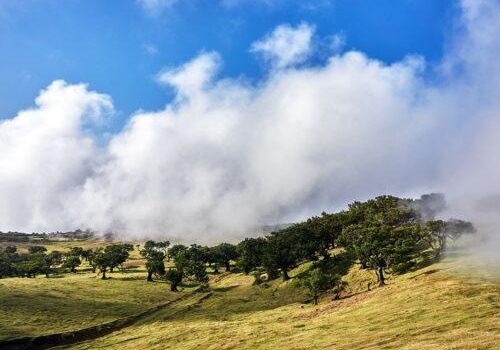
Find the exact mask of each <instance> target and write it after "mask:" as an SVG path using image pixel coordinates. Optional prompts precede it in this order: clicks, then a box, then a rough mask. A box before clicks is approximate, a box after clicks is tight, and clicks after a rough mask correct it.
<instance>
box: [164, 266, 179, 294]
mask: <svg viewBox="0 0 500 350" xmlns="http://www.w3.org/2000/svg"><path fill="white" fill-rule="evenodd" d="M165 279H166V280H167V281H168V282H169V283H170V290H171V291H172V292H177V286H178V285H179V284H180V283H181V282H182V271H180V270H178V269H176V268H170V269H168V271H167V272H166V273H165Z"/></svg>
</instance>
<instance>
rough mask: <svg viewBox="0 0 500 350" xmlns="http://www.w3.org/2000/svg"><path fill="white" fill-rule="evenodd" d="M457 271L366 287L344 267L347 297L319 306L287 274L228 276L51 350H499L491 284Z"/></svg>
mask: <svg viewBox="0 0 500 350" xmlns="http://www.w3.org/2000/svg"><path fill="white" fill-rule="evenodd" d="M303 268H304V267H302V269H303ZM457 268H458V266H457V263H456V262H450V261H446V262H442V263H437V264H433V265H431V266H428V267H426V268H423V269H420V270H418V271H415V272H412V273H408V274H405V275H402V276H398V277H396V278H392V279H390V280H389V281H388V285H387V286H384V287H380V288H375V289H373V290H371V291H367V290H366V288H364V289H362V286H363V285H365V283H364V282H365V281H366V279H367V278H370V276H371V274H370V273H368V272H366V271H360V270H359V269H358V268H357V267H353V268H352V269H351V270H350V271H349V273H348V274H347V275H346V276H345V277H344V279H345V280H346V281H347V282H351V288H353V289H352V290H351V291H350V292H349V294H348V295H345V296H344V297H343V298H341V299H340V300H335V301H332V300H331V296H328V295H327V296H325V297H324V298H323V300H322V302H321V303H320V304H319V305H318V306H313V305H312V304H311V303H308V304H304V303H303V302H304V301H305V300H307V299H308V297H307V295H305V294H304V293H301V292H300V290H298V289H297V288H298V287H297V285H296V282H295V279H293V278H292V279H291V280H290V281H287V282H282V281H281V280H277V281H274V282H273V283H270V284H264V285H261V286H252V281H253V278H252V277H249V276H245V275H243V274H231V275H228V276H226V277H223V278H221V279H220V280H219V281H217V282H213V283H211V293H210V294H208V293H207V294H206V296H205V298H203V296H202V295H201V294H196V295H194V296H192V297H190V298H188V299H186V300H184V301H183V302H182V303H179V304H176V305H174V306H172V307H168V308H165V309H164V310H161V311H158V312H157V313H155V314H154V315H152V316H150V317H148V318H147V319H144V320H141V321H140V322H137V323H136V324H134V325H132V326H130V327H128V328H125V329H122V330H120V331H117V332H115V333H112V334H110V335H107V336H104V337H102V338H99V339H96V340H93V341H88V342H83V343H80V344H75V345H73V346H69V347H61V348H60V349H63V348H64V349H80V350H81V349H98V348H106V349H134V350H139V349H167V348H168V349H415V350H422V349H432V350H436V349H498V344H500V318H499V315H500V300H499V296H500V284H499V283H498V281H491V280H484V279H479V278H477V279H476V278H470V276H469V277H468V278H465V277H457V275H456V274H455V272H456V271H455V270H456V269H457ZM300 270H301V269H298V270H295V271H293V272H292V276H293V275H294V274H297V273H300ZM353 286H356V287H353ZM355 289H359V290H357V291H356V290H355ZM201 299H203V300H201Z"/></svg>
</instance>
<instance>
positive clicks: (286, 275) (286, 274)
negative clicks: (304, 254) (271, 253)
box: [282, 269, 290, 281]
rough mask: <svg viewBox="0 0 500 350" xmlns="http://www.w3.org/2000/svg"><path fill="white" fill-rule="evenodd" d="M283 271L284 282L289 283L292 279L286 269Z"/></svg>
mask: <svg viewBox="0 0 500 350" xmlns="http://www.w3.org/2000/svg"><path fill="white" fill-rule="evenodd" d="M282 270H283V281H288V280H289V279H290V276H288V271H287V270H286V269H282Z"/></svg>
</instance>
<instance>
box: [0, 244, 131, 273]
mask: <svg viewBox="0 0 500 350" xmlns="http://www.w3.org/2000/svg"><path fill="white" fill-rule="evenodd" d="M133 249H134V247H133V246H132V245H131V244H111V245H108V246H106V247H104V248H97V249H94V250H92V249H86V250H85V249H83V248H81V247H73V248H71V249H70V250H69V251H68V252H65V253H62V252H60V251H57V250H54V251H51V252H47V248H45V247H44V246H38V245H33V246H29V247H28V252H27V253H19V252H18V250H17V247H16V246H7V247H5V248H4V249H1V248H0V278H2V277H33V278H34V277H36V275H40V274H42V275H45V276H46V277H49V275H50V274H56V273H61V272H64V271H68V272H71V273H76V268H77V267H78V266H80V265H81V264H82V260H86V261H87V262H88V263H89V265H90V266H91V267H92V269H93V271H94V272H96V270H97V269H98V270H99V272H100V273H101V274H102V278H106V271H108V270H110V271H111V272H112V271H113V269H114V268H117V267H118V266H122V264H123V263H124V262H125V261H127V259H128V257H129V252H130V251H132V250H133Z"/></svg>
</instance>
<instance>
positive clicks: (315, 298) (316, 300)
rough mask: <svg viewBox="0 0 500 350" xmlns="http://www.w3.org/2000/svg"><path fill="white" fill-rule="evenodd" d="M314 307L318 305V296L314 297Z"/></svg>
mask: <svg viewBox="0 0 500 350" xmlns="http://www.w3.org/2000/svg"><path fill="white" fill-rule="evenodd" d="M314 305H318V296H317V295H315V296H314Z"/></svg>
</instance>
